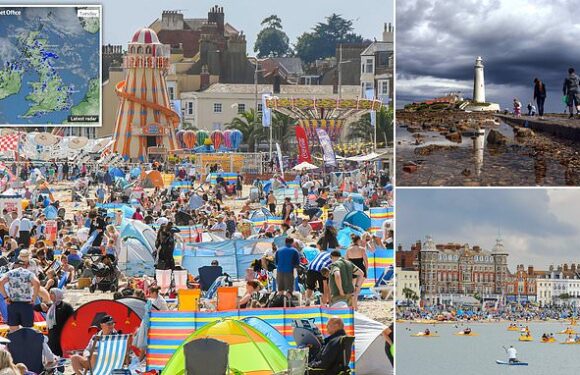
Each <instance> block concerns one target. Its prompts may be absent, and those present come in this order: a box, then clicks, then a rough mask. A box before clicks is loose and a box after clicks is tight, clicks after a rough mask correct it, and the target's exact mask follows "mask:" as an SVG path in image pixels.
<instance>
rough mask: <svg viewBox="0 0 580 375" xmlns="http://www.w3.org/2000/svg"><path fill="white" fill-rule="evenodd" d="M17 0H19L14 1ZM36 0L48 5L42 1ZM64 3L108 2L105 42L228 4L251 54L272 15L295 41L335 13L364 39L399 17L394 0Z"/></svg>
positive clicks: (230, 20) (105, 6)
mask: <svg viewBox="0 0 580 375" xmlns="http://www.w3.org/2000/svg"><path fill="white" fill-rule="evenodd" d="M12 3H16V1H13V2H12ZM35 3H42V2H40V1H37V2H35ZM58 3H59V4H67V3H69V4H84V3H88V4H95V3H101V4H102V5H103V11H104V19H103V31H104V33H103V39H104V42H105V43H111V44H123V45H125V44H126V43H127V42H128V41H129V39H130V38H131V36H132V35H133V33H134V32H135V30H137V29H139V28H141V27H143V26H148V25H149V24H151V23H152V22H153V21H154V20H155V19H157V18H160V17H161V12H162V11H163V10H182V12H183V14H184V15H185V17H186V18H207V12H208V11H209V9H210V8H211V7H212V6H214V5H219V6H221V7H223V8H224V13H225V16H226V22H228V23H230V24H231V25H232V26H234V27H235V28H236V29H238V30H242V31H244V33H245V34H246V38H247V41H248V53H249V54H253V53H254V52H253V51H254V42H255V40H256V35H257V34H258V32H259V31H260V29H261V26H260V22H262V20H263V19H264V18H266V17H268V16H269V15H271V14H276V15H278V16H279V17H280V18H281V19H282V26H283V27H284V31H285V32H286V33H287V34H288V36H289V38H290V43H291V44H294V43H295V42H296V37H297V36H299V35H300V34H302V33H303V32H305V31H310V29H311V28H312V27H313V26H314V25H315V24H316V23H318V22H322V21H324V20H325V17H327V16H329V15H330V14H332V13H337V14H340V15H342V16H343V17H344V18H346V19H350V20H352V21H353V26H354V28H355V32H356V33H358V34H360V35H362V36H363V37H364V38H368V39H371V40H372V39H373V38H377V40H380V38H381V37H382V32H383V24H384V23H385V22H392V21H393V1H392V0H365V1H364V6H361V4H360V3H359V2H356V1H333V0H316V1H315V2H313V1H311V0H310V1H309V0H291V1H265V0H211V1H208V0H155V1H153V0H101V1H94V0H61V1H59V2H58Z"/></svg>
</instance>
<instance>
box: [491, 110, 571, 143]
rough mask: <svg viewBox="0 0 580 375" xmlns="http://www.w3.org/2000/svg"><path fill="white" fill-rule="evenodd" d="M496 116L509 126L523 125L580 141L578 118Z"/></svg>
mask: <svg viewBox="0 0 580 375" xmlns="http://www.w3.org/2000/svg"><path fill="white" fill-rule="evenodd" d="M496 117H497V118H499V119H501V120H502V121H504V122H505V123H506V124H508V125H510V126H523V127H527V128H530V129H532V130H534V131H537V132H542V133H547V134H550V135H553V136H556V137H559V138H564V139H568V140H572V141H580V120H579V119H568V118H567V116H566V117H564V116H553V117H552V116H545V117H544V118H543V119H540V118H539V117H537V116H533V117H532V116H520V117H516V116H513V115H504V114H497V115H496Z"/></svg>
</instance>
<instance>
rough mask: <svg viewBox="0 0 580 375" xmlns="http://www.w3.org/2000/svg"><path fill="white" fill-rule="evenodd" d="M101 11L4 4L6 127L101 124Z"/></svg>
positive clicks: (1, 113)
mask: <svg viewBox="0 0 580 375" xmlns="http://www.w3.org/2000/svg"><path fill="white" fill-rule="evenodd" d="M101 14H102V13H101V7H100V6H98V5H95V6H93V5H90V6H80V7H79V6H68V5H67V6H53V5H42V6H32V5H30V6H29V5H18V6H5V5H0V126H19V127H21V126H51V125H62V124H65V125H67V126H100V125H101V84H100V82H101Z"/></svg>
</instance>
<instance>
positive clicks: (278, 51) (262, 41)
mask: <svg viewBox="0 0 580 375" xmlns="http://www.w3.org/2000/svg"><path fill="white" fill-rule="evenodd" d="M262 26H264V28H263V29H262V30H261V31H260V32H259V33H258V36H257V38H256V43H255V44H254V52H258V57H279V56H285V55H287V54H288V53H290V44H289V43H290V40H289V39H288V35H286V33H285V32H284V31H283V30H282V20H281V19H280V18H279V17H278V16H276V15H271V16H270V17H267V18H265V19H264V20H263V21H262Z"/></svg>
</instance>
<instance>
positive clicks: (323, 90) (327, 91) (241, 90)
mask: <svg viewBox="0 0 580 375" xmlns="http://www.w3.org/2000/svg"><path fill="white" fill-rule="evenodd" d="M255 90H256V86H255V85H254V84H243V83H214V84H213V85H211V86H210V87H208V88H207V90H205V91H203V92H207V93H224V94H229V93H237V94H253V93H254V92H255ZM258 92H259V93H263V92H272V85H258ZM280 94H281V95H297V96H298V95H332V94H333V86H332V85H281V86H280ZM359 94H360V88H359V87H358V86H346V85H343V86H342V95H343V97H347V96H351V97H357V96H359Z"/></svg>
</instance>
